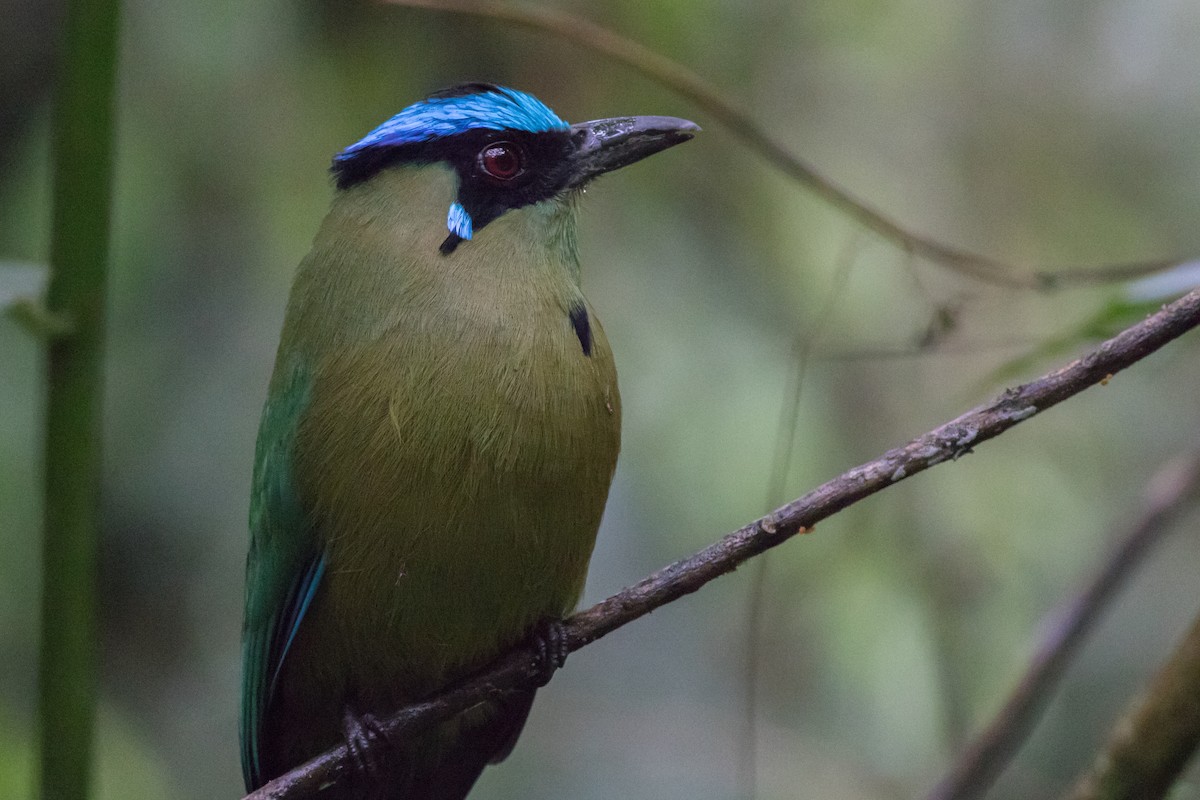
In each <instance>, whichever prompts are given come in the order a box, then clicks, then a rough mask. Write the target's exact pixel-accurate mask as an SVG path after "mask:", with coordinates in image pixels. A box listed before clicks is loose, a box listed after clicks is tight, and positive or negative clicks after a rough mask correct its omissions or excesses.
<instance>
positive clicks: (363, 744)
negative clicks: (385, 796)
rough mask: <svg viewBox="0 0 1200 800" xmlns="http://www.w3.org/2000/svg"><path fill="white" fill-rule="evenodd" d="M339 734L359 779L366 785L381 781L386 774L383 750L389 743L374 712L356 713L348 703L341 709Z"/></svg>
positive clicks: (385, 754)
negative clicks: (343, 739)
mask: <svg viewBox="0 0 1200 800" xmlns="http://www.w3.org/2000/svg"><path fill="white" fill-rule="evenodd" d="M342 734H343V735H344V736H345V737H346V750H347V751H349V753H350V762H351V763H352V764H353V765H354V771H355V773H356V774H357V775H358V776H359V778H360V779H361V780H362V781H363V782H364V783H366V784H368V785H376V784H378V783H379V782H381V781H383V780H384V779H385V778H386V777H387V775H388V770H387V766H386V763H387V752H386V751H387V750H388V749H389V744H390V742H389V741H388V738H387V734H386V733H385V732H384V730H383V727H382V726H381V725H380V724H379V720H378V719H376V718H375V715H373V714H359V713H357V712H355V711H354V709H352V708H350V707H349V706H347V707H346V709H345V711H343V712H342Z"/></svg>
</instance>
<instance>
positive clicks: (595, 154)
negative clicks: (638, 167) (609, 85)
mask: <svg viewBox="0 0 1200 800" xmlns="http://www.w3.org/2000/svg"><path fill="white" fill-rule="evenodd" d="M698 130H700V126H699V125H697V124H696V123H694V122H689V121H688V120H686V119H678V118H677V117H616V118H614V119H596V120H592V121H591V122H581V123H579V124H578V125H572V126H571V141H573V142H574V143H575V148H576V149H575V156H574V158H573V159H572V168H571V178H570V181H569V185H570V186H572V187H574V186H580V185H581V184H584V183H586V182H587V181H589V180H591V179H592V178H594V177H596V176H597V175H602V174H604V173H605V172H612V171H613V170H614V169H620V168H621V167H625V166H628V165H630V164H632V163H633V162H635V161H641V160H642V159H643V158H645V157H646V156H652V155H654V154H655V153H657V152H659V151H660V150H666V149H667V148H668V147H674V146H675V145H677V144H679V143H680V142H686V141H687V140H688V139H691V138H692V136H693V135H694V134H695V133H696V131H698Z"/></svg>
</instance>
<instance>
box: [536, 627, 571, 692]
mask: <svg viewBox="0 0 1200 800" xmlns="http://www.w3.org/2000/svg"><path fill="white" fill-rule="evenodd" d="M530 638H531V640H532V642H531V643H532V645H533V649H534V653H535V660H534V667H533V673H532V674H533V685H534V687H535V688H538V689H540V688H541V687H543V686H545V685H546V684H547V683H549V682H550V679H551V678H552V677H554V673H555V672H557V671H558V670H559V668H560V667H562V665H563V664H565V663H566V662H567V655H568V654H569V653H570V652H571V650H570V647H569V642H568V641H567V631H566V628H565V627H563V623H562V620H558V619H544V620H542V621H541V622H539V623H538V624H537V625H536V626H534V629H533V633H532V634H531V637H530Z"/></svg>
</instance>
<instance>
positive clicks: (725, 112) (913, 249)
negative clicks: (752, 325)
mask: <svg viewBox="0 0 1200 800" xmlns="http://www.w3.org/2000/svg"><path fill="white" fill-rule="evenodd" d="M382 2H387V3H391V4H393V5H399V6H410V7H414V8H427V9H430V10H433V11H446V12H450V13H454V14H467V15H470V16H475V17H483V18H485V19H492V20H497V21H499V22H506V23H509V24H511V25H517V26H520V27H523V28H530V29H532V30H536V31H541V32H543V33H549V34H551V35H553V36H557V37H559V38H561V39H566V40H567V41H569V42H574V43H575V44H578V45H581V46H582V47H586V48H587V49H589V50H592V51H595V52H597V53H600V54H601V55H603V56H607V57H608V58H611V59H612V60H613V61H617V62H619V63H622V64H625V65H627V66H630V67H632V68H633V69H635V70H637V71H638V72H641V73H642V74H643V75H646V76H647V77H649V78H650V79H651V80H653V81H655V82H657V83H659V84H661V85H662V86H666V87H667V88H669V89H671V90H672V91H674V92H675V93H677V94H679V95H680V96H682V97H684V98H686V99H687V100H689V101H690V102H692V103H694V104H695V105H696V107H697V108H700V109H702V110H703V111H705V112H707V113H708V114H710V115H711V116H712V117H713V118H714V119H716V120H717V121H718V122H720V123H721V124H722V125H724V126H725V127H726V128H728V129H729V130H730V131H731V132H733V133H734V134H735V135H737V136H738V137H740V138H741V139H742V141H744V142H745V143H746V144H747V145H748V146H749V147H750V148H751V149H752V150H755V151H757V152H758V153H759V154H760V155H762V156H763V158H765V159H766V160H767V161H768V162H769V163H770V164H771V165H772V166H774V167H775V168H776V169H778V170H779V171H780V172H782V173H783V174H785V175H787V176H788V177H790V178H792V179H793V180H795V181H797V182H798V183H801V184H803V185H804V186H807V187H808V188H809V189H810V190H811V191H812V192H814V193H815V194H816V195H817V196H819V197H820V198H821V199H823V200H825V201H826V202H827V203H829V204H830V205H832V206H833V207H834V208H837V209H838V210H840V211H842V212H843V213H845V214H846V215H847V216H849V217H850V218H851V219H854V220H855V221H856V222H858V223H859V224H860V225H862V226H863V227H865V228H867V229H868V230H871V231H874V232H875V233H877V234H879V235H880V236H882V237H883V238H884V239H887V240H888V241H890V242H892V243H893V244H895V245H896V246H897V247H899V248H901V249H902V250H905V251H907V252H909V253H912V254H913V255H916V256H919V257H921V258H926V259H928V260H930V261H932V262H934V263H937V264H941V265H942V266H944V267H946V268H947V269H951V270H954V271H955V272H959V273H962V274H964V275H968V276H970V277H973V278H975V279H977V280H981V281H984V282H986V283H991V284H995V285H997V286H1006V287H1009V288H1012V289H1036V290H1045V289H1055V288H1059V287H1065V286H1083V285H1095V284H1102V283H1113V282H1120V281H1125V280H1130V279H1132V278H1137V277H1141V276H1144V275H1149V274H1152V273H1156V272H1162V271H1164V270H1167V269H1170V268H1172V267H1176V266H1179V265H1180V264H1183V263H1185V262H1187V261H1190V260H1191V259H1187V258H1158V259H1151V260H1147V261H1139V262H1130V263H1125V264H1105V265H1101V266H1076V267H1067V268H1057V269H1051V268H1032V269H1030V268H1028V267H1025V266H1018V265H1015V264H1009V263H1007V262H1005V261H1002V260H1000V259H995V258H991V257H989V256H985V255H982V254H979V253H975V252H971V251H969V250H964V249H962V248H959V247H955V246H953V245H949V244H946V243H945V242H941V241H939V240H937V239H934V238H932V237H929V236H926V235H924V234H921V233H917V232H915V231H911V230H909V229H908V228H906V227H904V226H903V225H902V224H901V223H899V222H897V221H896V220H894V219H892V218H891V217H889V216H887V215H886V214H884V213H883V212H882V211H880V210H879V209H877V208H875V207H873V206H871V205H870V204H869V203H867V202H866V201H864V200H863V199H861V198H859V197H857V196H855V195H854V194H853V193H852V192H851V191H850V190H848V189H846V188H844V187H843V186H841V185H840V184H838V183H836V182H835V181H833V180H832V179H830V178H827V177H826V176H825V175H823V174H821V173H820V172H819V171H818V170H817V169H816V168H815V167H813V166H812V165H811V164H809V163H807V162H805V161H804V160H802V159H800V158H797V157H796V156H794V155H792V154H791V152H789V150H788V149H787V148H786V147H785V146H784V145H783V144H781V143H780V142H779V141H777V140H776V139H775V138H774V137H773V136H771V134H769V133H767V132H766V131H765V130H764V129H763V128H762V127H761V126H760V125H758V123H756V122H755V121H754V120H753V118H752V117H751V116H750V114H749V113H747V112H746V111H745V110H744V109H742V108H740V107H739V106H738V105H737V104H735V103H734V102H732V101H731V100H728V99H726V98H725V97H724V96H722V94H721V93H720V92H719V91H717V90H716V89H715V88H714V87H713V86H712V85H711V84H709V83H708V82H707V81H705V80H704V79H703V78H701V77H700V76H699V75H697V74H696V73H694V72H692V71H691V70H690V69H688V68H687V67H685V66H683V65H682V64H680V63H678V62H676V61H672V60H671V59H669V58H667V57H666V56H664V55H661V54H659V53H656V52H655V51H653V50H651V49H650V48H648V47H646V46H644V45H641V44H638V43H637V42H635V41H633V40H632V39H627V38H625V37H624V36H621V35H620V34H618V33H615V32H613V31H611V30H609V29H608V28H605V27H603V26H601V25H597V24H596V23H594V22H591V21H589V20H586V19H583V18H582V17H577V16H574V15H572V14H568V13H566V12H563V11H557V10H554V9H549V8H541V7H535V6H528V5H517V4H514V3H507V2H496V0H382Z"/></svg>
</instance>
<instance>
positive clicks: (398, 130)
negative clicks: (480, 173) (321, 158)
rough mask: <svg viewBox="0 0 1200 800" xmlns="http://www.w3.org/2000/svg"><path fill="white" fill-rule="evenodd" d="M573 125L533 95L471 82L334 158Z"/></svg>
mask: <svg viewBox="0 0 1200 800" xmlns="http://www.w3.org/2000/svg"><path fill="white" fill-rule="evenodd" d="M567 127H568V125H567V123H566V122H564V121H563V120H562V119H560V118H559V116H558V115H557V114H555V113H554V112H553V111H551V110H550V109H549V108H548V107H547V106H546V105H545V104H544V103H543V102H542V101H541V100H538V99H537V98H536V97H534V96H533V95H529V94H525V93H524V92H518V91H517V90H516V89H508V88H506V87H503V86H493V85H492V84H488V83H471V84H466V85H464V86H460V87H455V88H453V89H447V90H445V91H443V92H438V93H437V94H434V95H432V96H430V97H428V98H426V99H425V100H422V101H420V102H419V103H413V104H412V105H411V106H409V107H408V108H406V109H404V110H403V111H401V112H400V113H399V114H397V115H396V116H394V117H392V118H391V119H389V120H388V121H387V122H385V123H383V124H382V125H380V126H379V127H378V128H376V129H375V130H373V131H371V132H370V133H368V134H367V135H366V136H364V137H363V138H362V139H361V140H359V141H357V142H355V143H354V144H352V145H350V146H349V147H347V148H346V149H345V150H343V151H342V152H340V153H338V154H337V155H336V156H334V161H335V162H341V161H347V160H350V159H352V158H354V156H355V155H357V154H358V153H360V152H361V151H363V150H366V149H368V148H373V147H395V146H400V145H406V144H415V143H418V142H427V141H430V140H431V139H439V138H442V137H445V136H454V135H455V134H459V133H464V132H466V131H469V130H473V129H477V128H485V129H489V130H509V129H511V130H521V131H529V132H530V133H540V132H542V131H551V130H565V129H566V128H567Z"/></svg>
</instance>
